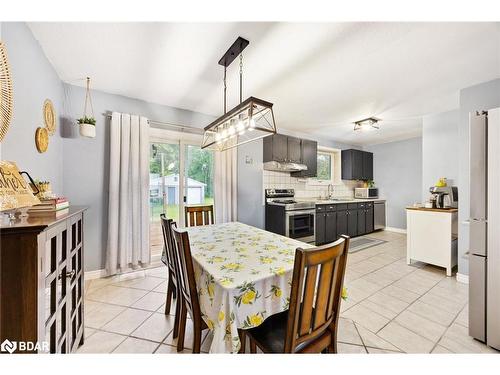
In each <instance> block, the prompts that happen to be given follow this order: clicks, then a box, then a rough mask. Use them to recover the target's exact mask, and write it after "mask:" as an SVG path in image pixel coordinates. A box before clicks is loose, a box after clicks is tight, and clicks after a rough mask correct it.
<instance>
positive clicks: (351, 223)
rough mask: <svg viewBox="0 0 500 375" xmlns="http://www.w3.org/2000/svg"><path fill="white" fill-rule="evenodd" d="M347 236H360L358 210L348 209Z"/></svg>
mask: <svg viewBox="0 0 500 375" xmlns="http://www.w3.org/2000/svg"><path fill="white" fill-rule="evenodd" d="M347 234H348V235H349V237H354V236H357V235H358V209H357V208H350V209H347Z"/></svg>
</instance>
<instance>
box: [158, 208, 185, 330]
mask: <svg viewBox="0 0 500 375" xmlns="http://www.w3.org/2000/svg"><path fill="white" fill-rule="evenodd" d="M160 219H161V229H162V232H163V243H164V246H165V254H164V255H165V256H162V261H163V262H164V263H165V264H166V266H167V269H168V281H167V297H166V300H165V315H168V314H170V308H171V305H172V298H175V299H176V301H177V303H176V305H175V320H174V331H173V337H174V338H176V337H177V335H178V333H179V316H180V305H181V304H180V302H179V281H178V276H177V275H178V274H179V271H178V262H177V259H176V254H175V242H174V237H173V234H172V223H173V222H174V221H173V220H172V219H167V217H166V216H165V214H161V215H160Z"/></svg>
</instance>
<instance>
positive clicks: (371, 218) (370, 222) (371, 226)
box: [365, 203, 375, 233]
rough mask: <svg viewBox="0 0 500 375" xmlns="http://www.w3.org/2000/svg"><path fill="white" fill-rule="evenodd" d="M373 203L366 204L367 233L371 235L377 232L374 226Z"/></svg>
mask: <svg viewBox="0 0 500 375" xmlns="http://www.w3.org/2000/svg"><path fill="white" fill-rule="evenodd" d="M373 221H374V211H373V203H367V204H366V224H365V225H366V233H371V232H373V231H374V230H375V227H374V224H373Z"/></svg>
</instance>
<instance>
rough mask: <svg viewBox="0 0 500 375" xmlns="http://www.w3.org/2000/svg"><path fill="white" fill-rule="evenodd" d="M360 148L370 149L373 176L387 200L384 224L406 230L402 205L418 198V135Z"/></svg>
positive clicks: (420, 175) (420, 157) (419, 181)
mask: <svg viewBox="0 0 500 375" xmlns="http://www.w3.org/2000/svg"><path fill="white" fill-rule="evenodd" d="M363 149H364V150H366V151H370V152H373V179H374V181H375V183H376V186H377V187H378V188H379V195H380V197H382V198H385V199H386V200H387V202H386V216H387V226H388V227H393V228H400V229H406V210H405V207H406V206H408V205H411V204H413V203H415V202H420V200H421V186H422V138H420V137H419V138H412V139H408V140H404V141H399V142H390V143H383V144H378V145H373V146H367V147H364V148H363Z"/></svg>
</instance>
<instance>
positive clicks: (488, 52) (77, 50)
mask: <svg viewBox="0 0 500 375" xmlns="http://www.w3.org/2000/svg"><path fill="white" fill-rule="evenodd" d="M30 28H31V30H32V31H33V34H34V35H35V37H36V38H37V39H38V41H39V42H40V44H41V46H42V48H43V50H44V51H45V53H46V55H47V57H48V59H49V60H50V61H51V62H52V64H53V65H54V67H55V69H56V71H57V72H58V74H59V75H60V77H61V79H62V80H63V81H66V82H69V83H72V84H78V85H82V86H83V85H84V81H83V80H81V78H82V77H85V76H87V75H89V76H90V77H92V83H93V87H94V88H95V89H98V90H102V91H106V92H109V93H114V94H120V95H125V96H129V97H133V98H138V99H143V100H146V101H149V102H153V103H160V104H165V105H169V106H173V107H179V108H184V109H189V110H193V111H197V112H202V113H206V114H210V115H215V116H218V115H220V114H221V112H222V73H223V69H222V67H221V66H219V65H218V64H217V62H218V61H219V58H220V57H221V56H222V55H223V53H224V52H225V51H226V50H227V48H228V47H229V46H230V45H231V44H232V42H233V41H234V40H235V39H236V37H237V36H243V37H245V38H247V39H248V40H250V45H249V46H248V47H247V49H246V50H245V51H244V88H243V96H244V97H247V96H250V95H252V96H256V97H259V98H262V99H264V100H268V101H271V102H273V103H274V104H275V106H274V109H275V118H276V122H277V125H278V130H279V128H280V127H281V128H285V129H288V130H290V131H297V132H302V133H308V134H315V135H316V136H319V137H325V138H329V139H332V140H336V141H339V142H346V143H351V144H359V145H361V144H373V143H383V142H388V141H392V140H397V139H405V138H410V137H412V136H416V135H419V134H420V132H421V122H422V116H424V115H427V114H432V113H438V112H442V111H446V110H451V109H454V108H458V95H459V90H460V89H461V88H464V87H467V86H471V85H474V84H477V83H480V82H484V81H488V80H491V79H494V78H498V77H500V23H328V24H326V23H309V24H300V23H208V24H200V23H30ZM238 65H239V64H238V62H237V60H236V62H234V63H233V64H232V65H231V66H230V67H229V70H228V108H231V107H232V106H234V105H235V104H237V100H238ZM110 109H112V108H110ZM369 116H376V117H379V118H381V119H382V120H383V121H382V122H381V129H380V130H379V131H372V132H363V133H359V132H356V133H354V132H353V130H352V122H353V121H355V120H359V119H362V118H365V117H369ZM158 120H161V119H158Z"/></svg>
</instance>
